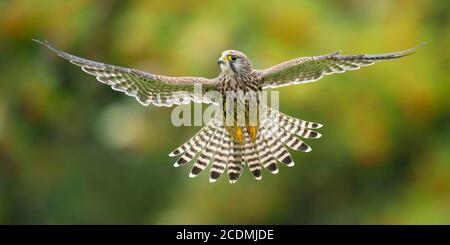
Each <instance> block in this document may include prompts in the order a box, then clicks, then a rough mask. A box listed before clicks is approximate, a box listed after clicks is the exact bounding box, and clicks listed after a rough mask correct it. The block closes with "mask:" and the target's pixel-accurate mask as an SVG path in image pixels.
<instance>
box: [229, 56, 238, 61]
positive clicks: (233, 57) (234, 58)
mask: <svg viewBox="0 0 450 245" xmlns="http://www.w3.org/2000/svg"><path fill="white" fill-rule="evenodd" d="M236 59H237V57H236V55H228V60H232V61H235V60H236Z"/></svg>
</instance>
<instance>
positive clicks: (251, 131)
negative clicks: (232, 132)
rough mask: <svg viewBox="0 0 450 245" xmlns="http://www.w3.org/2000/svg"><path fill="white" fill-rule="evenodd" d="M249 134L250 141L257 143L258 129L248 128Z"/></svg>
mask: <svg viewBox="0 0 450 245" xmlns="http://www.w3.org/2000/svg"><path fill="white" fill-rule="evenodd" d="M247 131H248V134H249V135H250V139H251V140H252V142H255V140H256V136H257V135H258V127H257V126H247Z"/></svg>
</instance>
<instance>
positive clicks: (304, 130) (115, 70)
mask: <svg viewBox="0 0 450 245" xmlns="http://www.w3.org/2000/svg"><path fill="white" fill-rule="evenodd" d="M34 41H36V42H38V43H40V44H42V45H44V46H45V47H47V48H49V49H50V50H52V51H53V52H55V53H56V54H57V55H59V56H60V57H62V58H64V59H67V60H69V61H70V62H71V63H73V64H75V65H78V66H80V67H81V69H82V70H83V71H85V72H87V73H89V74H91V75H94V76H95V77H96V78H97V80H98V81H100V82H101V83H104V84H106V85H109V86H111V88H112V89H114V90H117V91H121V92H125V93H126V94H127V95H130V96H134V97H135V98H136V99H137V101H139V102H140V103H141V104H142V105H144V106H148V105H150V104H154V105H156V106H172V105H174V104H176V105H179V104H187V103H190V102H191V101H194V102H198V103H215V102H217V101H218V100H216V99H217V98H216V99H214V98H212V97H211V96H201V95H199V94H198V93H195V91H194V90H195V88H196V86H200V87H201V92H202V93H205V94H208V92H217V93H218V94H220V95H222V96H223V98H225V97H226V94H228V93H229V92H233V93H239V92H242V93H243V94H247V93H251V92H255V93H256V94H258V93H260V92H261V91H263V90H265V89H267V88H277V87H281V86H287V85H291V84H302V83H308V82H313V81H317V80H319V79H321V78H322V77H323V76H324V75H330V74H334V73H342V72H345V71H348V70H356V69H359V68H360V67H362V66H367V65H371V64H373V63H375V62H378V61H382V60H391V59H397V58H401V57H405V56H407V55H411V54H413V53H415V51H416V49H417V48H419V46H421V45H419V46H417V47H415V48H412V49H408V50H404V51H399V52H392V53H384V54H361V55H341V53H340V52H336V53H332V54H326V55H320V56H311V57H301V58H296V59H292V60H288V61H285V62H283V63H280V64H278V65H275V66H272V67H269V68H267V69H262V70H258V69H254V68H253V67H252V64H251V62H250V60H249V59H248V58H247V56H246V55H245V54H244V53H242V52H239V51H236V50H226V51H224V52H222V55H221V56H220V58H219V59H218V61H217V63H218V65H219V66H220V69H221V72H220V74H219V75H218V77H216V78H212V79H208V78H203V77H169V76H162V75H156V74H152V73H147V72H143V71H140V70H136V69H131V68H124V67H119V66H114V65H109V64H104V63H100V62H96V61H92V60H88V59H84V58H80V57H77V56H75V55H71V54H69V53H66V52H63V51H61V50H58V49H56V48H55V47H53V46H51V45H50V44H48V43H47V42H42V41H39V40H34ZM251 98H253V100H248V101H247V102H246V100H244V102H243V101H242V99H241V97H240V96H237V97H234V99H233V102H237V103H221V105H222V111H223V112H224V114H223V115H222V116H225V117H219V116H218V117H214V118H213V119H211V120H210V121H209V122H208V123H206V125H205V126H204V127H203V128H202V129H201V130H200V131H199V132H198V133H197V134H195V135H194V136H193V137H192V138H190V139H189V140H188V141H186V142H185V143H184V144H182V145H181V146H179V147H178V148H176V149H175V150H174V151H172V152H171V153H170V154H169V156H172V157H175V156H178V157H179V158H178V160H177V161H176V163H175V164H174V166H176V167H178V166H183V165H186V164H187V163H190V162H193V166H192V168H191V171H190V174H189V176H190V177H195V176H197V175H198V174H199V173H200V172H201V171H202V170H204V169H206V168H207V167H208V165H211V168H210V178H209V180H210V182H215V181H216V180H217V179H218V178H219V177H220V176H221V175H222V174H223V173H224V172H225V171H226V172H227V174H228V178H229V181H230V183H235V182H236V181H237V180H238V178H239V177H240V176H241V174H242V172H243V170H244V167H245V165H247V166H248V168H249V169H250V172H251V173H252V175H253V176H254V177H255V179H257V180H260V179H261V177H262V169H263V168H265V169H267V170H268V171H269V172H271V173H272V174H276V173H278V163H281V164H284V165H286V166H288V167H292V166H294V161H293V159H292V157H291V155H290V153H289V151H288V150H287V148H286V147H288V148H291V149H293V150H297V151H301V152H309V151H311V148H310V147H309V146H308V145H307V144H306V143H304V142H303V141H302V140H301V139H300V138H304V139H315V138H319V137H321V134H320V133H318V132H316V131H315V130H316V129H319V128H321V127H322V125H321V124H319V123H314V122H309V121H305V120H300V119H297V118H294V117H291V116H288V115H286V114H283V113H281V112H279V111H278V110H275V109H273V108H270V107H268V106H265V107H260V108H263V109H260V111H263V110H264V111H266V112H268V113H267V115H268V116H266V117H264V118H262V117H261V118H260V117H259V116H257V119H256V122H255V123H251V122H250V120H249V107H251V102H250V101H253V102H252V103H256V104H258V103H260V99H259V97H258V96H256V97H255V96H253V97H251ZM255 98H256V99H255ZM219 100H220V99H219ZM224 101H225V100H224ZM236 105H243V107H240V108H243V109H242V110H241V112H242V111H243V115H244V123H243V124H238V123H237V116H236V115H237V114H238V107H239V106H236ZM228 112H231V116H230V114H228ZM227 115H228V116H227ZM258 115H259V114H258ZM228 119H231V120H229V121H227V122H231V124H230V123H227V124H225V123H223V122H224V121H225V120H228Z"/></svg>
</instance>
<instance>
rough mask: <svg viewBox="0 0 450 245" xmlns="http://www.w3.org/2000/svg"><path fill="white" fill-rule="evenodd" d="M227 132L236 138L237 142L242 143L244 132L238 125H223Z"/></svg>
mask: <svg viewBox="0 0 450 245" xmlns="http://www.w3.org/2000/svg"><path fill="white" fill-rule="evenodd" d="M225 128H226V129H227V131H228V133H229V134H230V135H231V136H232V137H233V139H234V140H236V141H237V142H238V143H239V144H241V145H242V144H244V132H242V128H241V127H239V126H233V127H225Z"/></svg>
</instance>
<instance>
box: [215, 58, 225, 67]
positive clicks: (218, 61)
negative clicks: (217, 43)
mask: <svg viewBox="0 0 450 245" xmlns="http://www.w3.org/2000/svg"><path fill="white" fill-rule="evenodd" d="M217 64H218V65H221V64H224V65H225V64H226V58H224V57H220V58H219V59H218V60H217Z"/></svg>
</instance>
